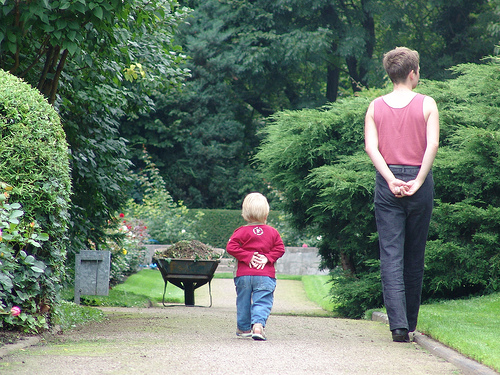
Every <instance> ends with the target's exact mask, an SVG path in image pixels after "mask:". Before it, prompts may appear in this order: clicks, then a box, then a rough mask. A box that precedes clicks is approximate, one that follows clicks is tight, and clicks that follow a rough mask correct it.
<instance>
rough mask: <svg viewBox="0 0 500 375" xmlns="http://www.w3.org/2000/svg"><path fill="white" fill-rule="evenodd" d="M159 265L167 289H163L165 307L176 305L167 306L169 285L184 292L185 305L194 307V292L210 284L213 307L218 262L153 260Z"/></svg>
mask: <svg viewBox="0 0 500 375" xmlns="http://www.w3.org/2000/svg"><path fill="white" fill-rule="evenodd" d="M153 261H154V262H156V264H157V265H158V269H159V270H160V272H161V275H162V277H163V280H164V281H165V287H164V289H163V299H162V304H163V306H165V307H168V306H174V305H165V293H166V291H167V283H168V282H170V283H171V284H173V285H175V286H177V287H178V288H181V289H183V290H184V304H185V305H186V306H194V305H195V304H194V291H195V289H198V288H199V287H201V286H203V285H205V284H207V283H208V293H209V295H210V306H208V307H212V287H211V281H212V278H213V277H214V273H215V270H216V269H217V266H218V265H219V263H220V260H219V259H216V260H193V259H175V258H153Z"/></svg>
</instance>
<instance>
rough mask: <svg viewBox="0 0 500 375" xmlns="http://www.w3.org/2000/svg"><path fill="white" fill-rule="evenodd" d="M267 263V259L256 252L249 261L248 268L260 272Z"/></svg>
mask: <svg viewBox="0 0 500 375" xmlns="http://www.w3.org/2000/svg"><path fill="white" fill-rule="evenodd" d="M267 262H269V259H267V258H266V256H265V255H263V254H259V253H257V252H256V253H254V254H253V256H252V260H251V261H250V268H256V269H258V270H261V269H263V268H264V266H265V265H266V263H267Z"/></svg>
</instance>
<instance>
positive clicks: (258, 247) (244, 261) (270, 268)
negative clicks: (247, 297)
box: [226, 224, 285, 278]
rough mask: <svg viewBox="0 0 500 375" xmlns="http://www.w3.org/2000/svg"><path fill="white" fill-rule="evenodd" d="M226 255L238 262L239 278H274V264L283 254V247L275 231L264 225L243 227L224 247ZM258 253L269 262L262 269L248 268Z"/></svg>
mask: <svg viewBox="0 0 500 375" xmlns="http://www.w3.org/2000/svg"><path fill="white" fill-rule="evenodd" d="M226 251H227V252H228V254H230V255H232V256H234V257H235V258H236V259H237V260H238V270H237V271H236V277H239V276H269V277H273V278H274V277H276V269H275V268H274V263H275V262H276V260H278V258H280V257H281V256H283V254H284V253H285V245H283V241H282V240H281V237H280V235H279V233H278V231H277V230H276V229H274V228H273V227H271V226H269V225H266V224H255V225H253V224H252V225H245V226H242V227H239V228H238V229H236V230H235V231H234V233H233V235H232V236H231V238H230V239H229V241H228V243H227V247H226ZM255 252H258V253H260V254H263V255H265V256H266V258H267V259H269V262H267V263H266V265H265V266H264V268H263V269H256V268H250V266H249V264H250V261H251V260H252V257H253V254H254V253H255Z"/></svg>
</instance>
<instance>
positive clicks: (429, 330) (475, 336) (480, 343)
mask: <svg viewBox="0 0 500 375" xmlns="http://www.w3.org/2000/svg"><path fill="white" fill-rule="evenodd" d="M417 330H418V331H419V332H422V333H425V334H427V335H428V336H430V337H432V338H434V339H436V340H437V341H439V342H441V343H443V344H445V345H447V346H449V347H451V348H453V349H456V350H457V351H459V352H461V353H463V354H465V355H467V356H468V357H470V358H473V359H475V360H477V361H478V362H481V363H483V364H484V365H486V366H489V367H492V368H494V369H495V370H497V371H500V341H499V340H498V337H499V336H500V293H496V294H492V295H489V296H483V297H476V298H471V299H464V300H453V301H444V302H439V303H433V304H429V305H423V306H422V307H421V309H420V315H419V321H418V327H417Z"/></svg>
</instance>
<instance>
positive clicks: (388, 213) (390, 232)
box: [375, 166, 434, 332]
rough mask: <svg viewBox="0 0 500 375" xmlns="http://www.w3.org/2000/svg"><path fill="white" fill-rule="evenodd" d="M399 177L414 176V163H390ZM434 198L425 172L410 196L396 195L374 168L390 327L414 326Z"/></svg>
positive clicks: (430, 180) (412, 327)
mask: <svg viewBox="0 0 500 375" xmlns="http://www.w3.org/2000/svg"><path fill="white" fill-rule="evenodd" d="M390 169H391V171H392V172H393V173H394V176H395V177H396V178H398V179H400V180H403V181H409V180H413V179H415V177H416V176H417V174H418V171H419V168H418V167H392V166H390ZM433 202H434V180H433V178H432V171H431V172H429V174H428V175H427V178H426V180H425V182H424V184H423V185H422V186H421V187H420V189H419V190H418V191H417V192H416V193H415V194H414V195H412V196H409V197H403V198H396V197H395V196H394V194H392V193H391V191H390V189H389V186H388V185H387V182H386V181H385V180H384V178H383V177H382V176H381V175H380V174H379V173H378V172H377V176H376V184H375V219H376V222H377V231H378V234H379V245H380V268H381V277H382V289H383V293H384V304H385V307H386V309H387V315H388V318H389V326H390V329H391V330H393V329H396V328H406V329H408V330H409V331H410V332H412V331H414V330H415V328H416V327H417V318H418V311H419V308H420V298H421V294H422V279H423V276H424V256H425V243H426V241H427V234H428V231H429V223H430V219H431V214H432V207H433Z"/></svg>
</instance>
